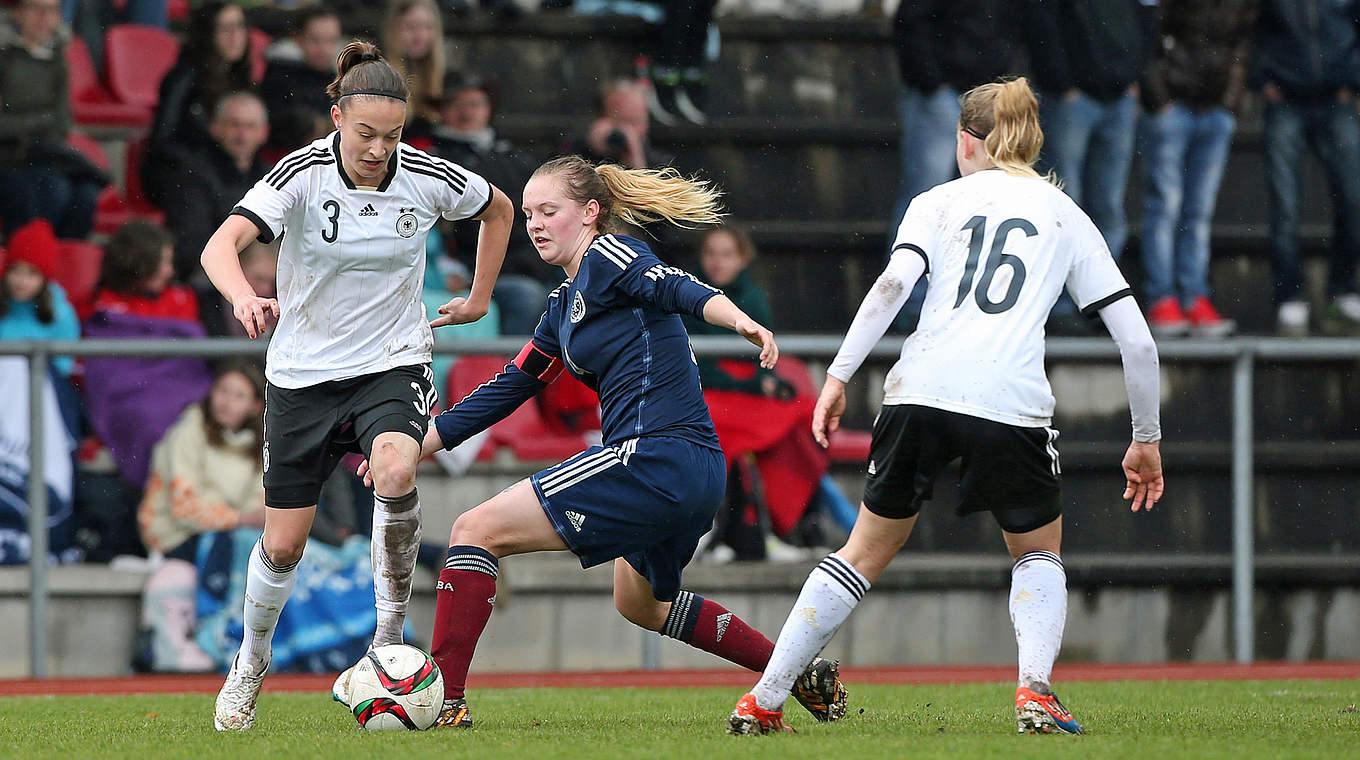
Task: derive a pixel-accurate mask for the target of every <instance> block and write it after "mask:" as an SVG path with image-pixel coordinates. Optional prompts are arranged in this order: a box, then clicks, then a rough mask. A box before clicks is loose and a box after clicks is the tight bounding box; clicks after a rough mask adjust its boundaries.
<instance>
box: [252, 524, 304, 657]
mask: <svg viewBox="0 0 1360 760" xmlns="http://www.w3.org/2000/svg"><path fill="white" fill-rule="evenodd" d="M262 541H263V539H261V540H260V541H256V542H255V548H254V549H252V550H251V552H250V562H249V564H248V569H247V570H246V611H245V619H244V623H245V636H244V638H243V639H242V641H241V653H240V654H239V655H238V657H239V658H240V660H241V665H242V666H244V667H245V670H246V672H247V673H251V674H255V673H260V672H262V671H263V670H264V669H265V668H266V667H267V666H268V665H269V655H270V652H271V651H272V649H271V644H272V643H273V641H274V627H275V626H277V625H278V623H279V613H281V612H283V605H284V604H285V603H286V602H287V601H288V596H289V595H290V594H292V593H293V583H294V582H295V581H296V580H297V562H294V563H293V564H291V565H284V566H279V565H276V564H274V562H273V560H271V559H269V556H268V555H266V554H265V553H264V544H263V543H262Z"/></svg>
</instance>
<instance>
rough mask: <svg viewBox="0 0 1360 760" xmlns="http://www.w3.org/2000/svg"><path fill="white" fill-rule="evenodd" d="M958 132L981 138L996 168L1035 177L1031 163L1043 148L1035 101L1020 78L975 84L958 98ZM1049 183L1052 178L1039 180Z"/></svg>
mask: <svg viewBox="0 0 1360 760" xmlns="http://www.w3.org/2000/svg"><path fill="white" fill-rule="evenodd" d="M959 129H962V130H963V131H965V132H968V133H969V134H971V135H973V136H974V137H978V138H981V139H982V143H983V146H984V147H985V148H986V150H987V157H988V158H990V159H992V163H994V164H996V166H997V168H998V169H1001V170H1002V171H1004V172H1006V173H1007V174H1014V175H1017V176H1021V177H1036V178H1037V177H1039V172H1037V171H1035V170H1034V162H1035V161H1037V160H1038V158H1039V149H1040V148H1042V147H1043V145H1044V131H1043V129H1042V128H1041V127H1040V126H1039V101H1038V99H1037V98H1036V97H1035V96H1034V91H1033V90H1032V89H1030V86H1029V80H1028V79H1026V78H1024V77H1016V78H1014V79H1003V80H999V81H996V82H989V83H987V84H984V85H979V86H977V87H974V88H973V89H971V90H969V91H968V92H965V93H964V94H963V97H961V98H959ZM1043 179H1046V180H1048V181H1050V182H1053V181H1054V178H1053V175H1051V174H1050V175H1048V176H1046V177H1043Z"/></svg>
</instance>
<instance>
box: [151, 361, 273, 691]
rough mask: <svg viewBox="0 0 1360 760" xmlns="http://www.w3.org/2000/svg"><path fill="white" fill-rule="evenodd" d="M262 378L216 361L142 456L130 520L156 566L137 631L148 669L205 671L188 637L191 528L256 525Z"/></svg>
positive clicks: (193, 556) (240, 365) (259, 516)
mask: <svg viewBox="0 0 1360 760" xmlns="http://www.w3.org/2000/svg"><path fill="white" fill-rule="evenodd" d="M263 428H264V374H263V373H262V372H261V371H260V369H259V368H258V367H257V366H255V365H253V364H249V363H245V362H232V363H229V364H225V365H223V367H222V368H221V369H219V370H218V371H217V373H216V375H215V377H214V379H213V383H212V387H211V389H210V390H209V391H208V395H207V397H206V398H204V399H203V400H202V401H200V402H199V403H196V404H191V405H190V406H188V407H186V408H185V409H184V412H183V413H182V414H180V415H179V419H178V420H176V421H175V423H174V424H173V425H172V426H171V427H170V429H169V430H167V431H166V433H165V437H164V438H162V439H161V440H160V442H159V443H157V444H156V446H155V449H154V450H153V451H152V453H151V473H150V476H149V477H148V478H147V482H146V490H145V492H144V494H143V497H142V501H141V506H140V507H138V509H137V525H138V528H139V529H140V531H141V536H142V542H143V543H144V544H146V548H147V549H148V550H150V551H151V552H152V553H154V554H157V555H163V556H164V557H165V562H164V563H162V564H161V565H160V566H159V567H158V568H157V569H156V571H155V572H153V573H152V574H151V576H150V577H149V578H148V579H147V585H146V590H145V592H144V595H143V603H142V621H143V627H144V628H146V629H148V630H149V633H150V636H149V638H150V651H149V652H148V653H146V654H147V655H148V659H149V662H148V663H147V664H148V665H150V668H149V669H151V670H157V671H199V670H209V669H211V668H212V666H213V662H212V659H211V658H210V657H209V656H208V655H207V654H206V653H204V652H203V650H202V649H200V648H199V646H198V644H197V643H196V642H195V641H194V638H193V633H194V624H195V623H196V616H195V614H194V598H195V595H196V594H197V592H198V583H197V577H198V572H197V566H196V564H197V554H198V543H199V541H198V539H199V536H200V535H201V534H204V533H210V532H214V531H222V530H231V529H233V528H237V527H252V528H263V527H264V484H263V481H262V480H261V474H260V473H261V470H262V462H261V455H260V454H261V447H262V445H263V435H264V433H263Z"/></svg>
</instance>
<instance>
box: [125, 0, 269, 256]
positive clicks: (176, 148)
mask: <svg viewBox="0 0 1360 760" xmlns="http://www.w3.org/2000/svg"><path fill="white" fill-rule="evenodd" d="M254 86H255V85H254V81H253V80H252V79H251V65H250V30H249V28H248V27H247V26H246V17H245V13H244V12H243V11H242V10H241V8H240V6H238V5H234V4H230V3H222V2H209V3H205V4H204V5H202V6H201V7H199V9H198V10H197V11H196V12H195V14H194V16H193V18H192V19H191V20H190V22H189V38H188V40H187V41H186V42H185V44H184V47H182V48H181V49H180V56H179V61H177V62H176V63H175V65H174V67H173V68H171V69H170V71H169V72H168V73H166V75H165V79H163V80H161V89H160V99H159V100H158V101H157V103H156V116H155V120H154V121H153V122H152V125H151V135H150V138H149V142H148V145H147V156H146V162H145V163H144V164H143V166H142V184H143V186H144V187H145V188H146V194H147V197H148V198H149V199H150V200H151V202H152V203H154V204H156V205H157V206H160V207H161V208H166V209H167V210H168V207H169V206H172V205H174V204H176V203H178V193H179V188H178V187H177V186H176V184H175V181H176V180H177V179H180V178H182V177H183V176H184V175H185V174H186V173H187V172H190V171H193V167H194V164H195V155H194V154H195V153H196V152H199V151H202V150H205V149H207V148H209V147H210V146H211V145H212V143H213V138H212V134H211V131H210V129H209V127H208V123H209V122H210V121H211V120H212V118H213V112H214V109H216V108H217V101H218V100H219V99H220V98H222V97H223V96H225V95H226V94H227V93H230V92H238V91H244V90H251V89H254ZM194 260H195V263H196V262H197V257H196V256H195V259H194ZM185 263H186V262H178V263H177V264H176V268H175V269H176V275H177V276H178V277H179V278H180V279H182V280H187V279H188V278H189V276H190V275H191V274H192V273H193V272H192V269H185V268H184V266H183V265H184V264H185Z"/></svg>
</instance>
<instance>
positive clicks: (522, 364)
mask: <svg viewBox="0 0 1360 760" xmlns="http://www.w3.org/2000/svg"><path fill="white" fill-rule="evenodd" d="M514 364H515V366H516V367H518V368H519V370H520V371H521V372H523V373H524V374H526V375H528V376H529V377H533V378H537V379H538V380H541V381H542V382H544V383H551V382H552V381H554V380H556V379H557V376H558V375H560V374H562V360H561V359H559V358H557V357H555V356H549V355H548V354H545V353H543V351H542V350H540V349H539V347H538V346H535V345H534V342H533V341H529V342H528V343H525V344H524V348H522V349H520V352H519V356H516V357H515V362H514Z"/></svg>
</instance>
